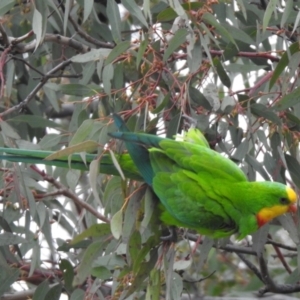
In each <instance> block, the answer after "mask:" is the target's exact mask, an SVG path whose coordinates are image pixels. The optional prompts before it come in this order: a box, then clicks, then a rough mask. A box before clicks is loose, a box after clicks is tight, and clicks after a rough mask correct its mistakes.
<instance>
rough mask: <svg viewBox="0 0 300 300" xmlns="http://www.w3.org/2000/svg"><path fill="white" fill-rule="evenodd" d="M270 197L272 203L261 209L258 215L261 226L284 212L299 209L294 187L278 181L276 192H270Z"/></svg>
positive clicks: (293, 211)
mask: <svg viewBox="0 0 300 300" xmlns="http://www.w3.org/2000/svg"><path fill="white" fill-rule="evenodd" d="M273 184H274V183H273ZM273 187H274V186H273ZM269 197H270V200H269V203H270V205H269V206H265V207H263V208H262V209H260V210H259V212H258V213H257V215H256V219H257V224H258V226H259V227H261V226H263V225H265V224H266V223H268V222H269V221H271V220H272V219H274V218H276V217H278V216H280V215H282V214H285V213H288V212H292V213H295V212H296V211H297V194H296V193H295V191H294V190H293V189H292V188H290V187H287V186H283V185H282V184H279V183H278V187H277V191H276V193H275V194H270V195H269Z"/></svg>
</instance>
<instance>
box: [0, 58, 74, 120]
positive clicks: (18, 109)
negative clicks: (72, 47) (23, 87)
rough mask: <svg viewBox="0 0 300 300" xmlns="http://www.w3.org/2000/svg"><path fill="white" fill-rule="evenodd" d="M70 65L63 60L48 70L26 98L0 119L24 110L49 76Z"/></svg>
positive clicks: (6, 111)
mask: <svg viewBox="0 0 300 300" xmlns="http://www.w3.org/2000/svg"><path fill="white" fill-rule="evenodd" d="M71 63H72V61H71V59H68V60H65V61H63V62H61V63H60V64H58V65H57V66H56V67H54V68H53V69H52V70H50V71H49V72H48V73H46V74H45V76H44V77H43V78H42V79H41V81H40V82H39V83H38V84H37V85H36V87H35V88H34V89H33V90H32V91H31V92H30V93H29V94H28V96H27V97H26V98H25V99H24V100H23V101H22V102H20V103H19V104H17V105H15V106H13V107H11V108H8V109H7V110H5V111H4V112H2V113H0V118H3V117H5V116H7V115H9V114H11V113H14V112H17V111H21V110H22V109H23V108H25V107H26V106H27V105H28V103H29V102H30V101H31V100H32V99H33V98H34V96H35V95H36V94H37V92H38V91H39V90H40V89H41V88H42V87H43V85H45V84H46V82H47V81H48V79H49V78H50V77H49V76H51V75H53V74H54V73H56V72H57V71H60V70H63V69H64V68H65V67H66V66H68V65H69V64H71Z"/></svg>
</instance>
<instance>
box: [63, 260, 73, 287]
mask: <svg viewBox="0 0 300 300" xmlns="http://www.w3.org/2000/svg"><path fill="white" fill-rule="evenodd" d="M59 269H60V270H61V271H62V272H63V278H64V283H65V288H66V289H67V290H68V291H69V292H71V291H72V289H73V287H72V282H73V280H74V269H73V266H72V264H71V263H70V261H68V260H66V259H62V260H61V261H60V263H59Z"/></svg>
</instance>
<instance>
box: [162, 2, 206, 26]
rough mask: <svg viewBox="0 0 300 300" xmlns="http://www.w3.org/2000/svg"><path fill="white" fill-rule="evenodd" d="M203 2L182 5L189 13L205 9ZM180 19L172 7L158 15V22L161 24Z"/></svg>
mask: <svg viewBox="0 0 300 300" xmlns="http://www.w3.org/2000/svg"><path fill="white" fill-rule="evenodd" d="M203 5H204V4H203V2H189V3H184V4H182V7H183V9H184V10H185V11H186V12H187V13H188V12H189V11H190V10H191V11H193V10H198V9H199V8H201V7H203ZM177 17H178V14H177V13H176V12H175V10H174V9H173V8H172V7H168V8H166V9H164V10H162V11H160V12H159V14H158V15H157V21H159V22H169V21H172V20H174V19H175V18H177Z"/></svg>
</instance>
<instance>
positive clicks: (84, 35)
mask: <svg viewBox="0 0 300 300" xmlns="http://www.w3.org/2000/svg"><path fill="white" fill-rule="evenodd" d="M69 20H70V22H71V24H72V25H73V27H74V29H75V30H76V32H77V33H78V34H79V35H80V36H81V37H82V38H84V39H85V40H86V41H87V42H89V43H91V44H94V45H96V46H98V47H102V48H109V49H113V48H114V47H115V45H113V44H111V43H104V42H100V41H98V40H97V39H95V38H93V37H92V36H90V35H89V34H87V33H86V32H85V31H84V30H82V29H81V28H80V26H78V24H77V23H76V22H75V21H74V19H73V18H72V17H71V16H69Z"/></svg>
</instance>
